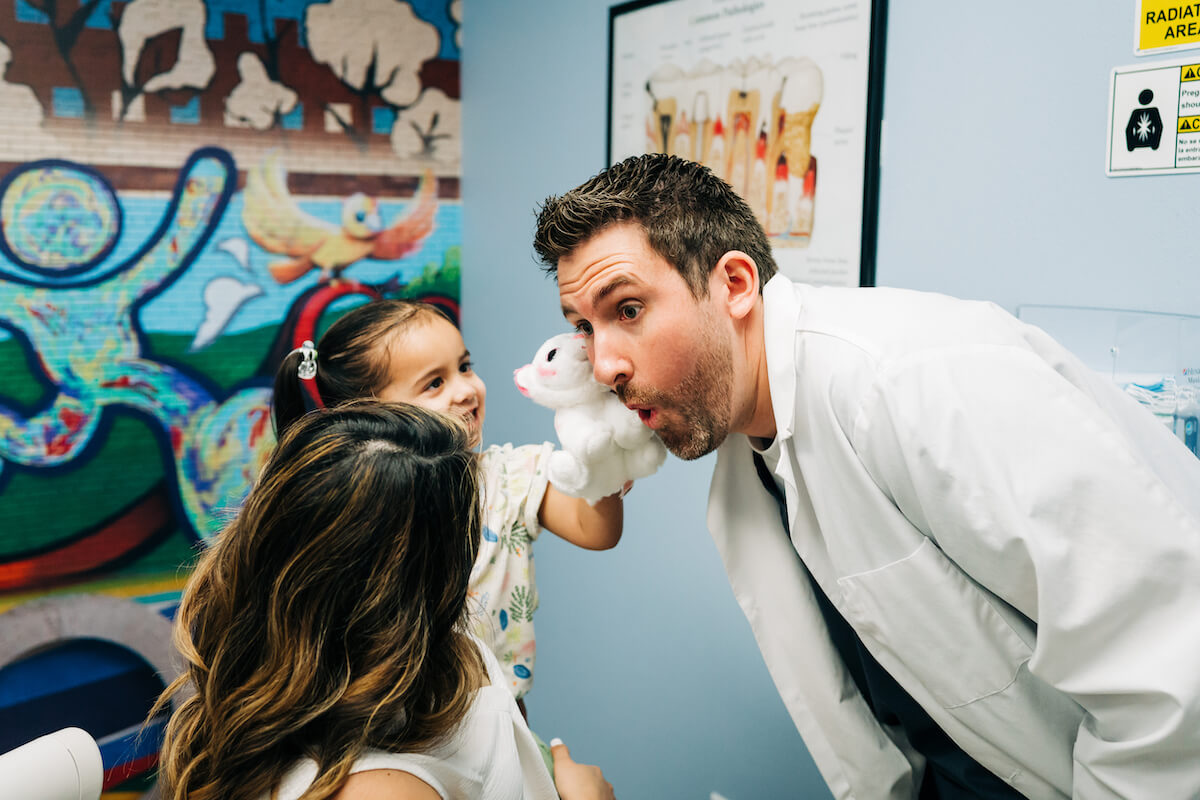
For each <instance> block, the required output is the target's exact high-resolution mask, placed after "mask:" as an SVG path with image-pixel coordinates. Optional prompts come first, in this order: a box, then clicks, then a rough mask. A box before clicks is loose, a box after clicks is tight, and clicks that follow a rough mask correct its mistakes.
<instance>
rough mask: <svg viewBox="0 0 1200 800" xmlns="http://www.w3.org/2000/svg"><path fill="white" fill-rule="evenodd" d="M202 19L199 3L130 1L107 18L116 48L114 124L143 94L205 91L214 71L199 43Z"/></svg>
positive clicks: (204, 17) (205, 13)
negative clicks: (118, 88) (117, 69)
mask: <svg viewBox="0 0 1200 800" xmlns="http://www.w3.org/2000/svg"><path fill="white" fill-rule="evenodd" d="M207 18H208V9H207V7H206V6H205V4H204V0H133V1H132V2H131V3H129V5H127V6H125V9H124V11H123V12H122V13H121V14H120V16H119V18H118V17H117V16H116V15H115V14H113V15H112V19H113V27H114V28H115V29H116V31H117V37H118V39H119V40H120V45H121V110H120V113H119V119H124V118H125V116H126V115H127V114H128V113H129V109H130V106H131V105H132V104H133V102H134V101H135V100H136V99H137V98H138V97H139V96H140V95H142V94H158V93H162V92H169V91H175V90H185V91H189V92H198V91H203V90H204V89H206V88H208V85H209V83H210V82H211V81H212V77H213V74H214V73H215V72H216V69H217V65H216V61H215V60H214V59H213V54H212V51H211V50H209V48H208V42H207V41H206V40H205V38H204V29H205V23H206V22H207ZM176 37H177V39H176Z"/></svg>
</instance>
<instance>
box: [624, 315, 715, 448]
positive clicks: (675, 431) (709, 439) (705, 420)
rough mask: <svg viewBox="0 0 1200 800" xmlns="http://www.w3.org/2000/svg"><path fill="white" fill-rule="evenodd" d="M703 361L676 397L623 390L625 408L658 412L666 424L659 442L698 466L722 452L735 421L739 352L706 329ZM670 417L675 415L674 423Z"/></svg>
mask: <svg viewBox="0 0 1200 800" xmlns="http://www.w3.org/2000/svg"><path fill="white" fill-rule="evenodd" d="M702 331H703V333H702V336H703V338H702V340H701V341H699V342H697V343H696V352H697V353H698V357H697V360H696V361H695V362H694V364H693V365H692V369H691V370H690V371H689V372H688V373H687V375H685V376H684V377H683V380H681V381H680V382H679V385H678V387H676V389H675V390H674V391H672V392H671V393H670V394H667V393H666V392H660V391H656V390H641V389H639V388H638V387H636V386H635V387H633V388H630V387H629V386H628V385H624V386H621V387H619V388H618V389H617V394H618V396H619V397H620V398H621V402H623V403H633V404H636V405H646V406H652V407H654V409H655V410H656V411H657V412H658V414H659V418H660V420H661V424H660V425H659V427H658V430H657V433H658V438H659V439H661V440H662V443H663V444H664V445H666V448H667V450H669V451H671V453H672V454H673V455H675V457H676V458H680V459H683V460H684V461H693V460H695V459H697V458H700V457H701V456H705V455H708V454H709V453H711V452H712V451H714V450H716V449H717V448H718V447H720V446H721V443H722V442H724V441H725V437H726V436H728V435H729V426H730V420H731V419H732V417H733V412H732V397H731V390H732V385H733V350H732V347H731V346H730V344H729V341H728V339H726V338H725V337H723V336H721V335H720V334H719V333H718V331H717V330H716V327H715V326H713V325H706V326H704V328H702ZM664 412H669V413H670V415H671V416H670V417H668V416H667V415H666V414H665V413H664Z"/></svg>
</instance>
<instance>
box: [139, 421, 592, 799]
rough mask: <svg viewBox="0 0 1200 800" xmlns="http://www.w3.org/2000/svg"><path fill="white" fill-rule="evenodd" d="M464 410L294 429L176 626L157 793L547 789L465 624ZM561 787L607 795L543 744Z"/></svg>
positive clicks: (473, 511)
mask: <svg viewBox="0 0 1200 800" xmlns="http://www.w3.org/2000/svg"><path fill="white" fill-rule="evenodd" d="M469 447H470V446H469V443H468V432H467V431H466V430H465V429H464V428H463V427H462V426H461V425H459V424H458V423H457V421H456V420H454V419H450V418H446V417H444V416H443V415H441V414H435V413H432V412H429V411H425V410H424V409H421V408H417V407H416V406H409V405H399V404H382V403H374V402H369V401H364V402H359V403H351V404H348V405H345V406H343V407H341V408H338V409H333V410H328V411H321V412H318V413H315V414H310V415H308V416H307V417H305V418H304V419H303V420H301V421H299V422H297V423H295V424H294V425H292V426H290V427H289V429H288V430H287V431H286V432H285V433H284V435H283V437H282V439H281V441H280V442H279V445H278V446H277V447H276V448H275V450H274V451H273V453H272V455H271V457H270V459H269V461H268V462H267V464H266V466H265V467H264V469H263V472H262V474H261V475H260V477H259V479H258V481H257V482H256V483H255V485H254V488H253V489H252V490H251V492H250V495H249V497H248V498H247V499H246V502H245V504H244V505H243V506H242V508H241V510H240V511H239V512H238V515H237V517H236V518H235V519H234V521H233V522H232V524H231V525H230V526H229V527H228V528H227V529H226V530H225V531H224V532H223V533H222V534H221V535H220V536H219V537H218V538H217V540H216V542H215V543H214V545H213V546H212V547H211V548H209V549H208V550H207V551H205V553H204V555H203V556H202V558H201V560H200V563H199V565H198V566H197V568H196V570H195V572H194V573H193V574H192V576H191V578H190V580H189V582H188V586H187V589H186V590H185V592H184V596H183V600H182V602H181V604H180V607H179V612H178V615H177V618H176V623H175V628H174V630H175V644H176V647H177V648H178V651H179V652H180V653H181V654H182V656H183V658H184V660H185V662H186V670H185V672H184V674H183V675H181V676H180V677H179V678H178V679H176V680H175V681H173V682H172V684H171V685H170V686H169V687H168V688H167V690H166V691H165V692H164V693H163V695H162V696H161V697H160V698H159V701H158V703H157V704H156V707H155V709H154V710H153V711H152V712H151V717H153V716H154V715H155V714H157V713H158V712H160V711H162V710H163V709H164V708H166V707H167V706H168V705H169V704H171V703H174V704H175V711H174V713H173V714H172V716H171V719H170V722H169V723H168V725H167V731H166V737H165V740H164V743H163V748H162V751H161V757H160V769H159V788H160V790H161V793H162V796H163V797H164V798H167V800H216V799H217V798H219V799H220V800H267V799H268V798H271V799H272V800H274V798H279V800H296V799H297V798H300V797H304V798H305V800H324V798H330V797H333V798H336V800H367V799H368V798H374V799H375V800H382V799H383V798H387V799H388V800H438V798H441V800H459V798H463V799H464V800H465V798H477V797H489V798H511V799H512V800H516V799H517V798H522V797H524V798H536V799H537V800H555V798H556V793H555V787H554V785H553V784H552V783H551V778H550V775H549V773H548V772H547V770H546V768H545V766H544V764H543V763H542V759H541V754H540V753H539V750H538V746H537V744H536V742H535V741H534V738H533V736H532V734H531V733H530V732H529V728H528V727H527V726H526V724H525V721H524V719H523V718H522V716H521V714H520V712H519V711H518V709H517V707H516V702H515V701H514V700H513V697H512V695H511V693H510V692H509V691H508V689H507V687H505V686H503V685H502V682H503V681H504V677H503V675H502V674H501V672H500V669H499V664H498V663H497V662H496V659H495V657H494V656H493V655H492V654H491V652H490V651H489V650H488V649H487V648H486V647H485V646H484V645H483V644H482V643H481V642H479V641H478V640H477V639H474V638H473V637H472V636H470V634H468V633H467V631H466V627H465V625H464V622H465V620H464V615H465V610H466V594H467V583H468V579H469V576H470V572H471V569H472V565H473V564H474V561H475V553H476V550H477V548H478V542H479V540H480V538H481V535H482V526H481V520H480V513H479V512H480V508H479V501H478V492H479V485H478V470H477V464H478V460H477V459H476V458H475V456H474V454H473V453H471V451H470V449H469ZM555 750H556V753H555V757H556V764H555V767H556V772H557V773H558V791H559V792H561V793H562V797H563V798H569V800H576V799H577V798H608V799H609V800H611V797H612V788H611V786H609V785H608V784H607V782H606V781H604V779H603V776H602V775H601V774H600V773H599V771H598V770H597V769H596V768H595V767H590V766H587V765H580V764H575V763H574V762H573V761H571V760H570V758H569V756H568V755H567V754H566V753H565V751H563V750H562V749H561V748H558V747H556V748H555Z"/></svg>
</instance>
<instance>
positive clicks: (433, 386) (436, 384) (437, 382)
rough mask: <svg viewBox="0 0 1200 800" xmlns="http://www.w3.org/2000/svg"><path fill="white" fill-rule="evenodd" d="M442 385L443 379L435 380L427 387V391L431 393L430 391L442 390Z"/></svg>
mask: <svg viewBox="0 0 1200 800" xmlns="http://www.w3.org/2000/svg"><path fill="white" fill-rule="evenodd" d="M442 383H443V381H442V379H441V378H434V379H433V380H431V381H430V382H429V385H428V386H426V387H425V391H429V390H430V389H440V388H441V386H442Z"/></svg>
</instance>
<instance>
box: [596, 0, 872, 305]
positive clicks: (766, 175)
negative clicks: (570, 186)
mask: <svg viewBox="0 0 1200 800" xmlns="http://www.w3.org/2000/svg"><path fill="white" fill-rule="evenodd" d="M885 4H886V0H838V1H836V2H835V1H834V0H633V1H632V2H626V3H622V4H620V5H616V6H613V7H612V8H611V9H609V59H608V153H607V159H608V163H609V164H614V163H616V162H618V161H620V160H622V159H624V158H626V157H628V156H631V155H637V154H640V153H647V152H662V153H671V154H674V155H678V156H681V157H684V158H688V159H691V160H693V161H699V162H701V163H703V164H705V165H706V166H708V167H709V168H710V169H712V170H713V172H715V173H716V174H717V175H719V176H720V177H721V178H723V179H725V180H726V181H728V182H729V184H730V185H731V186H732V187H733V188H734V190H736V191H737V192H738V193H739V194H740V195H741V196H742V197H743V198H745V200H746V201H747V202H748V203H749V204H750V207H751V208H752V209H754V212H755V214H756V215H757V216H758V218H759V220H760V221H761V222H762V224H763V227H764V228H765V229H766V231H767V236H768V239H769V241H770V242H771V245H772V250H773V253H774V256H775V260H776V263H777V264H778V265H779V268H780V271H781V272H783V274H785V275H787V276H788V277H790V278H792V279H794V280H798V281H803V282H806V283H815V284H824V285H840V286H856V285H862V286H869V285H872V284H873V283H874V279H875V232H876V220H877V207H878V186H879V141H880V129H881V123H882V99H883V43H884V30H885V26H886V21H885V18H886V6H885Z"/></svg>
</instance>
